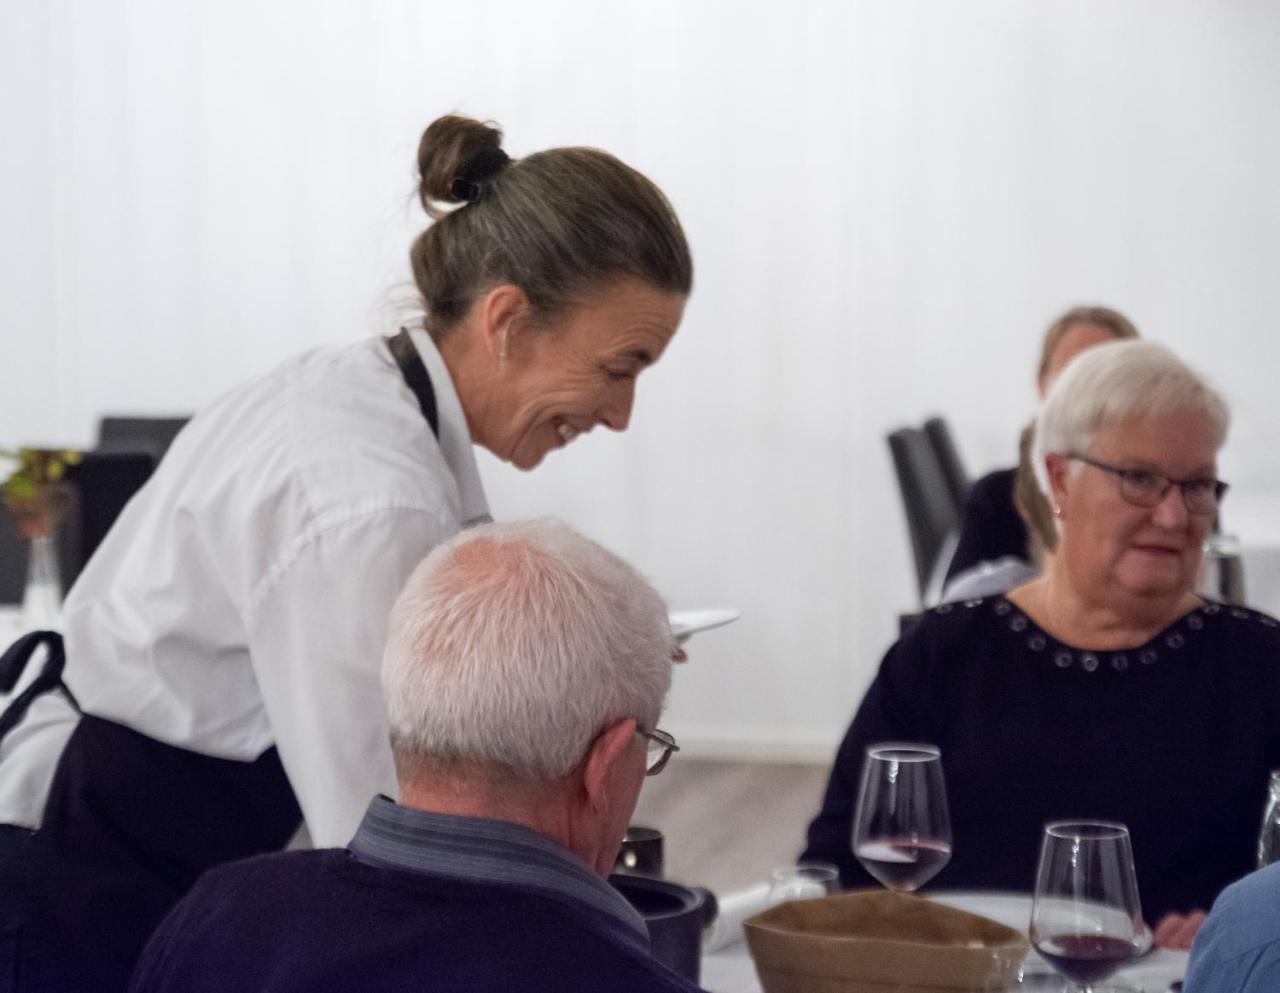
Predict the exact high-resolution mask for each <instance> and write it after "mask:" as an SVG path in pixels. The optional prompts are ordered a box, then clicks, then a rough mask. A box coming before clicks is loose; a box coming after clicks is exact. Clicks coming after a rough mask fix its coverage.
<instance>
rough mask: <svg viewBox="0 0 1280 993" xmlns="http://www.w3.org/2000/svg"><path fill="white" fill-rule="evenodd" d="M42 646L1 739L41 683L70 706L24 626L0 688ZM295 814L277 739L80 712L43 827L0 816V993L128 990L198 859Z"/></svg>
mask: <svg viewBox="0 0 1280 993" xmlns="http://www.w3.org/2000/svg"><path fill="white" fill-rule="evenodd" d="M387 342H388V346H389V347H390V350H391V354H392V356H393V357H394V358H395V360H396V365H397V366H398V367H399V369H400V373H401V376H402V378H403V379H404V382H405V383H406V385H407V386H408V387H409V389H410V390H411V391H412V392H413V395H414V396H415V398H416V399H417V402H418V406H419V408H420V409H421V411H422V415H423V417H424V418H425V419H426V421H427V423H428V424H429V425H430V427H431V431H432V433H433V434H435V435H436V436H437V437H438V436H439V419H438V414H437V410H436V401H435V392H434V390H433V388H432V385H431V377H430V376H429V375H428V373H427V370H426V367H425V366H424V365H423V363H422V359H421V357H420V356H419V355H418V351H417V349H416V348H415V347H414V344H413V341H412V340H411V339H410V337H409V334H408V332H407V331H405V330H404V329H401V331H400V333H399V334H397V335H395V336H393V337H391V338H388V339H387ZM41 645H43V646H45V647H46V649H47V655H46V660H45V663H44V666H43V667H42V669H41V672H40V673H39V675H37V676H36V678H35V679H34V680H32V682H31V684H30V685H29V686H28V687H27V688H26V689H25V690H24V691H23V693H21V694H20V695H19V696H17V697H15V698H14V699H13V700H12V701H11V702H10V705H9V707H8V709H6V710H5V712H4V714H3V715H0V740H3V737H4V735H5V734H7V733H8V731H10V730H11V729H12V728H14V727H16V726H17V725H18V724H19V723H20V722H21V720H22V718H23V717H24V716H25V714H26V711H27V709H28V707H29V706H30V705H31V703H32V702H33V701H34V700H35V699H36V698H37V697H38V696H40V695H41V694H43V693H49V692H60V693H64V694H65V695H66V696H67V697H68V698H69V699H70V700H71V703H72V704H73V705H75V699H74V697H72V696H71V693H70V691H69V690H68V689H67V687H66V685H65V684H64V683H63V682H62V668H63V663H64V656H63V648H62V638H61V636H60V635H58V634H56V633H55V632H52V631H37V632H33V633H31V634H29V635H26V636H24V637H23V638H21V639H19V640H18V641H17V642H15V643H14V645H13V646H12V647H11V648H10V649H9V650H8V651H7V652H6V653H5V655H4V656H3V657H2V658H0V692H10V691H12V690H13V688H14V687H15V686H16V685H17V682H18V679H19V677H20V676H21V674H22V672H23V669H24V668H25V666H26V664H27V662H28V660H29V659H30V657H31V656H32V654H33V653H34V652H35V651H36V650H37V649H38V648H39V647H40V646H41ZM372 792H373V790H372V787H371V789H370V794H371V795H372ZM301 822H302V813H301V811H300V810H299V808H298V803H297V800H296V799H295V797H294V794H293V789H292V787H291V786H290V785H289V779H288V777H287V776H286V775H285V772H284V768H283V766H282V765H281V763H280V757H279V755H278V754H277V752H276V749H275V748H274V747H272V748H269V749H268V750H267V751H265V752H264V753H263V754H262V755H260V756H259V757H258V758H257V759H256V760H254V761H252V762H237V761H233V760H230V759H218V758H212V757H210V756H208V755H200V754H198V753H196V752H191V751H187V750H186V749H183V748H177V747H175V746H173V745H167V744H164V743H162V742H159V741H156V740H154V739H152V738H148V737H147V736H146V735H143V734H139V733H138V732H136V731H131V730H130V729H129V728H127V727H124V726H123V725H121V724H116V723H114V722H112V721H107V720H103V719H101V718H98V717H94V716H92V715H90V714H84V715H82V716H81V718H80V720H79V722H78V723H77V725H76V728H75V730H74V731H73V732H72V734H71V737H70V739H69V740H68V742H67V745H66V748H65V749H64V750H63V752H62V755H61V757H60V758H59V760H58V766H57V770H56V772H55V773H54V778H53V783H52V785H51V787H50V790H49V796H48V799H47V800H46V804H45V810H44V817H43V820H42V822H41V825H40V829H39V830H38V831H31V830H27V829H25V828H21V827H17V826H14V825H0V993H10V991H21V993H54V991H56V993H71V991H92V993H115V991H123V990H125V989H126V988H127V986H128V983H129V976H130V974H131V973H132V971H133V966H134V963H135V962H136V961H137V958H138V956H139V955H140V954H141V952H142V948H143V946H144V945H145V944H146V942H147V939H148V938H149V937H150V935H151V933H152V932H153V931H154V930H155V928H156V926H157V925H158V924H159V923H160V921H161V920H162V919H163V918H164V916H165V915H166V914H167V913H168V912H169V910H170V909H172V907H173V906H174V904H176V903H177V902H178V900H180V899H181V898H182V896H183V895H184V894H185V893H186V892H187V890H188V889H190V887H191V885H192V884H193V883H194V882H195V881H196V879H198V878H199V876H200V875H201V874H202V873H203V872H204V871H205V870H207V869H210V868H212V867H213V866H215V865H219V864H221V863H223V862H229V861H231V860H233V859H239V858H247V857H248V856H251V855H258V854H262V853H264V852H273V851H278V850H280V849H281V848H283V847H284V846H285V845H286V844H287V843H288V841H289V839H290V838H291V837H292V836H293V834H294V833H295V832H296V831H297V828H298V825H299V824H300V823H301Z"/></svg>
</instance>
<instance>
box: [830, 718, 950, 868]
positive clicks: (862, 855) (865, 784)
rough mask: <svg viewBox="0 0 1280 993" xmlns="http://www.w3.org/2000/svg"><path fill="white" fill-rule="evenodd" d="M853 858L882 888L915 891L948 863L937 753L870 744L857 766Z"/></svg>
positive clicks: (920, 747) (943, 794) (946, 819)
mask: <svg viewBox="0 0 1280 993" xmlns="http://www.w3.org/2000/svg"><path fill="white" fill-rule="evenodd" d="M853 854H854V857H855V858H857V860H858V861H859V862H861V863H862V866H863V868H865V869H866V870H867V872H869V873H871V875H872V876H874V877H875V878H876V879H878V880H879V881H880V882H881V883H882V884H883V885H884V886H886V887H888V888H889V889H891V890H897V891H899V892H911V891H912V890H916V889H919V888H920V887H921V886H923V885H924V884H925V883H927V882H928V881H929V880H930V879H932V878H933V877H934V876H935V875H937V873H938V871H939V870H941V869H942V867H943V866H945V865H946V864H947V862H949V861H950V859H951V820H950V815H949V814H948V812H947V790H946V784H945V783H944V782H943V778H942V753H941V752H940V751H939V750H938V749H937V748H936V747H935V746H933V745H921V744H911V743H888V744H880V745H870V746H869V747H868V748H867V757H866V759H865V760H864V761H863V763H862V783H861V785H860V787H859V790H858V808H857V810H856V811H855V813H854V818H853Z"/></svg>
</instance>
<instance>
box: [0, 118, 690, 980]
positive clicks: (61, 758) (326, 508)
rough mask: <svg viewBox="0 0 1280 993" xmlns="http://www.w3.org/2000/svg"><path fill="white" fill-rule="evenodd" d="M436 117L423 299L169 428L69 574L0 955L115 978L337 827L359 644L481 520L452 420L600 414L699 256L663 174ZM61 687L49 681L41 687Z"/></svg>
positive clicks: (523, 428) (8, 836) (367, 664)
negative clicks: (420, 574) (255, 864)
mask: <svg viewBox="0 0 1280 993" xmlns="http://www.w3.org/2000/svg"><path fill="white" fill-rule="evenodd" d="M501 139H502V135H501V132H499V131H498V130H497V129H496V128H494V127H491V126H488V125H485V124H482V123H480V122H478V121H474V120H470V119H467V118H463V117H455V116H449V117H442V118H440V119H439V120H437V121H435V122H434V123H432V124H431V125H430V126H429V127H428V128H427V129H426V132H425V133H424V134H423V135H422V139H421V143H420V145H419V148H418V171H419V174H420V182H419V187H418V193H419V197H420V199H421V202H422V205H423V207H424V208H425V209H426V211H427V213H428V214H429V215H430V216H431V217H432V218H434V219H435V223H433V224H431V225H430V226H428V227H427V228H426V229H425V230H424V231H423V232H422V234H421V235H419V236H418V238H417V239H416V240H415V241H414V243H413V246H412V248H411V249H410V252H409V256H410V262H411V265H412V270H413V276H414V280H415V283H416V285H417V289H418V291H419V293H420V295H421V302H422V306H423V310H424V313H425V317H424V318H423V320H421V321H419V322H416V323H414V324H413V325H412V326H410V327H407V328H404V329H401V330H400V332H399V333H397V334H395V335H393V336H391V337H389V338H383V337H375V338H369V339H366V340H364V341H360V342H357V343H354V344H344V345H337V346H332V347H327V348H320V349H317V350H314V351H311V352H307V353H305V354H303V355H301V356H298V357H296V358H293V359H290V360H288V361H286V362H284V363H283V364H282V365H280V366H279V367H278V368H276V369H274V370H272V371H271V372H268V373H266V374H265V375H264V376H261V377H259V378H257V379H255V380H253V381H251V382H249V383H247V384H245V385H243V386H241V387H240V388H238V389H235V390H233V391H231V392H230V393H228V394H227V395H225V396H224V397H222V398H221V399H219V400H217V401H215V402H214V403H213V404H212V405H211V406H210V407H209V408H207V409H206V410H204V411H203V412H201V413H200V414H198V415H197V416H196V417H195V419H194V420H193V421H192V422H191V423H190V424H188V425H187V427H186V428H185V429H184V430H183V431H182V432H181V434H179V435H178V437H177V438H176V440H175V441H174V443H173V445H172V447H171V448H170V449H169V451H168V453H167V454H166V456H165V458H164V460H163V462H162V463H161V465H160V467H159V469H158V470H157V471H156V473H155V475H154V476H152V478H151V479H150V480H149V481H148V483H147V485H146V486H145V487H144V488H143V489H142V490H141V491H140V492H139V493H138V494H137V496H136V497H135V498H134V499H133V500H132V501H131V502H130V504H129V505H128V506H127V507H126V508H125V510H124V512H123V513H122V515H121V516H120V518H119V520H118V521H117V522H116V524H115V526H114V527H113V529H112V530H111V532H110V533H109V534H108V536H107V537H106V539H105V541H104V542H103V544H102V545H101V546H100V547H99V549H98V550H97V552H96V553H95V555H94V556H93V558H92V560H91V561H90V562H89V563H88V565H87V567H86V568H85V570H84V572H83V573H82V575H81V576H80V578H79V579H78V581H77V582H76V585H75V587H74V588H73V589H72V590H71V592H70V595H69V596H68V597H67V601H66V608H65V617H66V620H65V637H66V642H65V652H66V659H67V662H66V669H65V675H64V676H63V678H64V679H65V686H63V687H61V689H60V688H59V687H60V684H59V683H58V682H57V678H58V675H59V673H58V669H59V668H60V667H61V660H62V651H63V649H62V645H61V643H60V642H59V641H58V640H57V639H56V638H55V637H48V636H45V635H37V636H34V637H31V638H27V639H24V640H23V641H22V642H20V643H19V644H18V645H15V646H14V648H13V649H11V651H10V653H9V655H8V656H7V658H6V659H5V661H4V664H3V665H2V666H0V672H3V673H4V674H5V676H6V677H8V676H13V677H14V678H15V679H16V673H17V672H20V671H21V668H22V665H23V664H24V662H25V661H26V659H27V658H28V657H29V656H30V655H31V653H32V652H33V651H34V650H35V649H36V648H37V647H38V646H39V644H41V643H43V644H46V645H48V646H49V651H50V653H51V654H50V656H49V661H48V663H47V665H46V668H45V676H46V679H45V683H44V684H43V685H45V686H48V687H50V688H51V691H50V692H47V693H44V694H43V695H40V696H38V697H35V698H31V697H25V698H23V699H20V700H19V701H17V702H15V704H14V705H12V706H11V707H10V708H9V710H8V711H7V712H6V714H5V715H4V718H3V720H0V727H3V728H4V729H5V730H6V731H7V734H6V735H4V737H3V741H2V742H0V927H2V928H3V930H2V931H0V939H4V938H8V937H9V936H10V933H12V934H13V935H14V936H15V937H14V940H13V941H6V940H0V975H7V974H8V973H7V972H6V971H5V970H8V969H10V968H11V967H12V966H13V963H12V961H11V959H12V958H13V957H14V955H15V954H16V953H15V952H14V949H15V948H17V949H20V950H21V956H22V967H21V973H20V974H21V977H22V978H21V981H20V984H19V986H18V988H19V989H20V990H23V991H39V990H64V989H84V990H94V991H95V993H111V991H113V990H118V989H122V988H123V987H124V985H125V983H126V982H127V981H128V977H129V974H130V971H131V970H132V967H133V964H134V961H135V959H136V956H137V954H138V953H139V952H140V951H141V949H142V946H143V945H144V944H145V942H146V940H147V937H148V935H149V934H150V933H151V931H152V929H153V928H154V927H155V925H156V924H157V923H158V922H159V921H160V919H161V918H162V917H163V916H164V915H165V913H166V912H167V911H168V910H169V909H170V908H171V907H172V906H173V905H174V903H176V902H177V900H178V899H179V898H180V897H181V896H182V894H183V893H184V892H186V890H187V889H188V887H190V885H191V884H192V883H193V882H194V881H195V880H196V878H197V877H199V875H200V874H201V873H202V872H204V871H205V870H206V869H208V868H210V867H211V866H213V865H217V864H219V863H221V862H225V861H228V860H230V859H235V858H241V857H245V856H249V855H253V854H257V853H260V852H267V851H274V850H278V849H280V848H282V847H283V846H284V845H285V844H286V843H287V842H288V841H289V839H290V837H291V836H292V835H293V834H294V833H295V831H296V829H297V828H298V825H299V821H300V820H302V821H305V824H306V827H307V829H308V831H309V833H310V837H311V839H312V841H313V842H314V843H315V844H317V845H335V844H343V843H345V842H346V841H347V840H348V839H349V838H350V837H351V833H352V832H353V831H354V830H355V828H356V826H357V824H358V823H359V821H360V817H361V814H362V812H363V810H364V807H365V806H366V804H367V802H368V798H369V796H370V795H372V794H373V793H375V792H377V791H379V790H382V791H386V792H390V791H392V790H393V789H394V785H395V774H394V769H393V765H392V757H391V750H390V748H389V747H388V744H387V727H386V718H385V716H384V713H383V707H382V693H381V689H380V687H379V685H378V673H377V659H378V658H379V656H380V655H381V653H382V649H383V646H384V643H385V637H386V617H387V613H388V610H389V609H390V606H391V604H392V602H393V601H394V599H395V597H396V594H397V593H398V592H399V590H400V588H401V587H402V586H403V585H404V581H405V579H406V578H407V577H408V575H409V573H410V572H411V571H412V570H413V568H414V566H415V565H417V563H418V562H420V561H421V560H422V558H423V556H425V555H426V554H427V553H428V552H429V551H430V550H431V549H432V548H434V547H435V546H437V545H439V544H440V543H441V542H443V541H446V540H447V539H449V538H450V537H452V536H453V535H454V534H455V533H457V532H458V531H459V530H460V529H462V528H464V527H466V526H468V525H470V524H474V523H476V522H482V521H486V520H488V519H489V509H488V505H487V502H486V500H485V495H484V492H483V489H482V487H481V484H480V476H479V473H478V471H477V468H476V462H475V455H474V451H473V449H474V446H480V447H482V448H485V449H488V450H489V451H490V452H491V453H493V454H494V455H495V456H497V457H498V458H499V459H502V460H504V461H506V462H509V463H511V464H513V465H515V466H516V467H518V468H520V469H533V468H534V467H536V466H537V465H538V464H539V463H541V462H542V460H543V459H544V458H545V457H546V456H547V455H548V454H549V453H551V452H553V451H555V450H557V449H559V448H562V447H564V446H565V445H567V444H569V443H570V442H572V441H573V440H574V439H575V438H577V437H578V436H580V435H582V434H585V433H586V432H588V431H590V430H592V429H593V428H595V427H597V426H604V427H607V428H610V429H612V430H615V431H622V430H625V429H626V427H627V424H628V423H629V421H630V418H631V410H632V404H633V402H634V399H635V389H636V381H637V378H638V377H639V376H640V375H641V373H642V372H643V371H644V370H645V369H646V368H647V367H648V366H650V365H652V364H653V363H654V362H656V361H658V359H659V358H660V357H661V356H662V353H663V351H664V350H665V349H666V347H667V345H668V343H669V342H670V341H671V338H672V336H673V335H674V334H675V331H676V328H677V326H678V325H679V323H680V320H681V316H682V314H683V310H684V305H685V300H686V298H687V296H688V294H689V292H690V287H691V285H692V278H693V277H692V262H691V259H690V255H689V249H688V245H687V243H686V241H685V238H684V234H683V232H682V231H681V228H680V224H679V221H678V220H677V218H676V216H675V213H674V212H673V211H672V208H671V206H670V204H669V203H668V202H667V200H666V199H665V198H664V197H663V195H662V193H661V191H660V190H659V189H658V188H657V187H656V186H655V185H654V184H653V183H652V182H650V181H649V180H648V179H646V178H645V177H644V176H642V175H641V174H640V173H638V172H636V171H635V170H634V169H632V168H630V167H628V166H627V165H625V164H624V163H622V162H620V161H619V160H618V159H616V158H614V157H613V156H611V155H609V154H607V153H605V152H602V151H599V150H597V149H590V148H556V149H551V150H549V151H544V152H538V153H535V154H532V155H529V156H527V157H525V158H522V159H511V158H509V157H508V156H507V154H506V153H505V152H504V151H503V150H502V141H501ZM64 689H65V690H66V692H65V693H64V692H62V690H64Z"/></svg>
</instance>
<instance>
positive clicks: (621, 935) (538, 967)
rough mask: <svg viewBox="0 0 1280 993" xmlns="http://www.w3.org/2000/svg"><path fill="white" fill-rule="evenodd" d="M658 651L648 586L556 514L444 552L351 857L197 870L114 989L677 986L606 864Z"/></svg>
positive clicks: (402, 654)
mask: <svg viewBox="0 0 1280 993" xmlns="http://www.w3.org/2000/svg"><path fill="white" fill-rule="evenodd" d="M675 651H676V649H675V644H674V641H673V639H672V635H671V631H670V627H669V625H668V623H667V617H666V611H665V608H664V605H663V603H662V600H661V599H660V598H659V596H658V594H657V593H656V592H655V591H654V590H653V588H652V587H651V586H650V585H649V584H648V583H647V582H645V580H644V579H643V578H642V577H641V576H640V575H639V574H638V573H636V571H635V570H634V569H632V568H631V567H630V566H629V565H627V564H626V563H625V562H623V561H622V560H621V559H619V558H618V557H617V556H615V555H613V554H611V553H610V552H608V551H606V550H605V549H603V548H601V547H600V546H599V545H596V544H594V543H593V542H591V541H588V540H587V539H586V538H584V537H582V536H581V535H579V534H577V533H576V532H574V531H573V530H571V529H570V528H568V527H567V526H565V525H563V524H559V523H556V522H552V521H539V522H531V523H521V524H495V525H489V526H484V527H478V528H475V529H472V530H470V531H466V532H464V533H463V534H462V535H460V536H459V537H457V538H455V539H454V540H452V541H451V542H449V543H447V544H445V545H442V546H441V547H439V548H438V549H436V550H435V551H434V552H432V553H431V555H429V556H428V557H427V559H426V560H425V561H424V562H423V563H422V564H421V565H420V566H419V567H418V569H417V570H416V571H415V572H414V573H413V575H412V577H411V578H410V579H409V581H408V583H407V585H406V586H405V588H404V591H403V592H402V593H401V595H400V598H399V600H398V601H397V602H396V605H395V608H394V610H393V611H392V617H391V630H390V635H389V638H388V644H387V648H386V654H385V656H384V659H383V665H382V678H383V688H384V692H385V696H386V700H387V709H388V713H389V715H390V723H391V728H392V749H393V752H394V755H395V760H396V771H397V776H398V779H399V784H400V796H399V800H398V802H393V801H392V800H390V799H388V798H387V797H381V796H380V797H377V798H375V799H374V800H373V801H372V803H371V804H370V805H369V809H368V812H367V813H366V815H365V818H364V821H363V823H362V824H361V825H360V828H359V830H358V831H357V832H356V835H355V837H354V838H353V839H352V840H351V843H350V845H349V846H348V847H347V848H346V849H330V850H321V851H311V852H290V853H284V854H276V855H267V856H263V857H260V858H256V859H251V860H248V861H244V862H239V863H233V864H230V865H227V866H224V867H221V868H217V869H214V870H212V871H210V872H209V873H208V874H206V875H205V876H204V877H203V878H202V879H201V880H200V882H199V883H197V885H196V886H195V888H194V889H193V890H192V892H191V893H190V894H189V895H188V896H187V898H186V899H185V900H183V901H182V903H180V904H179V905H178V907H177V908H176V909H175V910H174V912H173V913H172V914H171V915H170V916H169V917H168V918H167V919H166V921H165V922H164V924H162V925H161V927H160V929H159V930H158V931H157V932H156V935H155V937H154V938H153V939H152V941H151V943H150V944H149V945H148V947H147V950H146V952H145V953H144V955H143V958H142V961H141V962H140V963H139V966H138V970H137V971H136V973H135V975H134V983H133V987H132V988H133V989H134V990H135V991H137V993H152V991H160V990H183V991H187V993H200V991H210V993H212V991H215V990H218V991H221V990H228V989H234V990H237V991H239V993H286V991H298V993H301V991H308V993H315V991H323V990H333V991H339V990H341V991H350V990H361V991H376V990H388V991H390V990H402V989H417V988H421V989H431V990H529V991H542V990H546V991H551V990H556V991H574V990H582V991H586V990H592V991H595V990H604V989H607V990H614V991H628V990H634V991H637V993H639V991H641V990H644V991H661V990H669V991H683V993H689V991H694V990H696V987H694V986H692V985H691V984H689V983H688V982H687V981H685V980H684V979H682V978H680V977H679V976H677V975H676V974H674V973H673V972H671V971H670V970H668V969H667V968H666V967H664V966H662V965H660V964H659V963H657V962H656V961H655V960H654V959H652V958H651V957H650V956H649V953H648V938H647V933H646V930H645V925H644V922H643V920H642V919H641V918H640V917H639V916H638V915H637V914H636V912H635V911H634V910H633V909H632V908H631V906H630V905H629V904H628V903H627V902H626V900H624V899H623V898H622V897H621V896H620V895H619V894H618V893H617V892H616V891H615V890H613V889H612V888H611V887H610V886H609V885H608V884H607V883H606V882H605V881H604V879H603V878H602V877H604V876H606V875H607V874H608V872H609V869H610V867H611V866H612V865H613V861H614V858H615V856H616V854H617V851H618V846H619V844H620V843H621V840H622V836H623V833H624V832H625V830H626V826H627V823H628V821H629V819H630V816H631V814H632V811H633V810H634V808H635V803H636V799H637V797H638V796H639V792H640V786H641V784H642V783H643V781H644V778H645V775H646V773H648V774H653V773H656V772H658V771H659V770H660V769H661V768H662V766H663V765H664V764H665V762H666V760H667V758H668V757H669V756H670V754H671V752H672V751H674V750H675V748H676V746H675V743H674V741H673V740H672V739H671V737H670V736H669V735H667V734H665V733H664V732H662V731H659V730H658V729H657V728H656V726H655V724H656V721H657V719H658V716H659V714H660V713H661V710H662V705H663V700H664V697H665V696H666V693H667V689H668V687H669V686H670V682H671V664H672V658H673V655H674V654H675ZM334 733H335V734H340V733H341V729H340V728H335V729H334Z"/></svg>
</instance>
